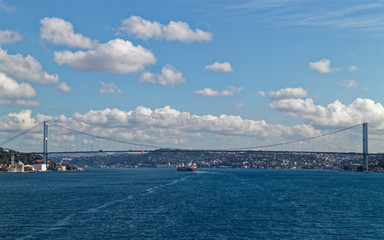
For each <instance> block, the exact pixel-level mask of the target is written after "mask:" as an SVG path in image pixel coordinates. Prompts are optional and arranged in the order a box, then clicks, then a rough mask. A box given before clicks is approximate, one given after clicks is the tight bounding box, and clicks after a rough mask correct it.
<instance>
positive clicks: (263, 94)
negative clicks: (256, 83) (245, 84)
mask: <svg viewBox="0 0 384 240" xmlns="http://www.w3.org/2000/svg"><path fill="white" fill-rule="evenodd" d="M256 94H257V96H259V97H265V96H266V94H265V92H263V91H257V93H256Z"/></svg>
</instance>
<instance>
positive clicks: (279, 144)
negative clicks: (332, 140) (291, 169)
mask: <svg viewBox="0 0 384 240" xmlns="http://www.w3.org/2000/svg"><path fill="white" fill-rule="evenodd" d="M360 125H361V124H357V125H355V126H352V127H348V128H344V129H341V130H337V131H334V132H330V133H325V134H322V135H319V136H314V137H309V138H304V139H300V140H293V141H288V142H283V143H275V144H269V145H261V146H255V147H243V148H231V149H233V150H241V149H252V148H267V147H276V146H282V145H287V144H292V143H298V142H304V141H309V140H313V139H317V138H321V137H325V136H329V135H332V134H336V133H339V132H343V131H346V130H349V129H352V128H355V127H357V126H360Z"/></svg>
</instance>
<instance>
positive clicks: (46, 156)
mask: <svg viewBox="0 0 384 240" xmlns="http://www.w3.org/2000/svg"><path fill="white" fill-rule="evenodd" d="M43 125H44V140H43V155H44V161H43V164H45V166H46V167H47V163H48V122H46V121H44V123H43Z"/></svg>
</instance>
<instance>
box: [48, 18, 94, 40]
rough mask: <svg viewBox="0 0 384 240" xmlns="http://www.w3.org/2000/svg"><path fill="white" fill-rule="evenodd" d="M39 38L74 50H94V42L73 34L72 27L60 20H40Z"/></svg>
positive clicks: (70, 24)
mask: <svg viewBox="0 0 384 240" xmlns="http://www.w3.org/2000/svg"><path fill="white" fill-rule="evenodd" d="M40 23H41V27H40V37H41V39H44V40H47V41H49V42H51V43H54V44H64V45H67V46H69V47H74V48H77V47H78V48H95V47H96V46H97V45H98V42H97V41H96V40H91V39H90V38H87V37H84V36H83V35H81V34H79V33H75V32H74V30H73V25H72V23H70V22H67V21H65V20H63V19H61V18H56V17H52V18H49V17H45V18H43V19H41V20H40Z"/></svg>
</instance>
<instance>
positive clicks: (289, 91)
mask: <svg viewBox="0 0 384 240" xmlns="http://www.w3.org/2000/svg"><path fill="white" fill-rule="evenodd" d="M307 95H308V93H307V90H305V89H303V88H301V87H299V88H289V87H287V88H282V89H280V90H279V91H277V92H274V91H270V92H269V97H270V98H271V99H284V98H304V97H306V96H307Z"/></svg>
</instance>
